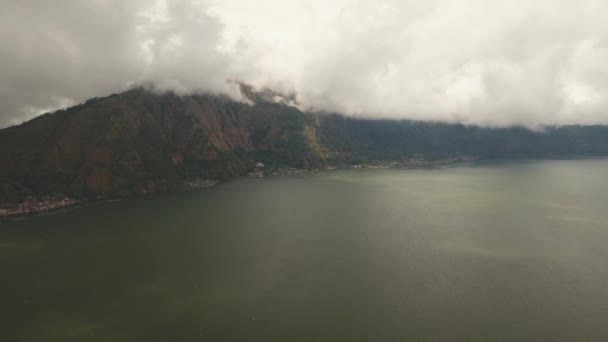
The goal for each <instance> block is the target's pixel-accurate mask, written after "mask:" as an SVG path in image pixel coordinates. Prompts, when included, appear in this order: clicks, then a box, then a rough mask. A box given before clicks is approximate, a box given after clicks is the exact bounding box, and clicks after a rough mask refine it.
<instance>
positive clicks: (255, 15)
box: [0, 0, 608, 127]
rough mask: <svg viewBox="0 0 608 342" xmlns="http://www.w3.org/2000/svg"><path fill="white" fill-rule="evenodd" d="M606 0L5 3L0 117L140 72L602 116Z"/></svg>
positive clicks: (320, 95) (379, 109) (170, 82)
mask: <svg viewBox="0 0 608 342" xmlns="http://www.w3.org/2000/svg"><path fill="white" fill-rule="evenodd" d="M607 10H608V3H606V2H605V1H601V0H578V1H573V0H528V1H524V0H514V1H499V0H429V1H414V0H380V1H363V0H335V1H331V2H328V1H321V0H306V1H304V0H292V1H288V0H258V1H246V0H207V1H194V0H177V1H162V0H158V1H152V2H151V1H144V0H130V1H101V0H97V1H94V0H89V1H75V0H72V1H68V0H58V1H53V2H43V3H42V4H41V3H40V2H38V1H32V0H25V1H24V0H20V1H17V0H13V1H11V0H4V1H3V2H0V44H1V45H2V46H3V49H1V50H0V74H1V75H2V77H1V78H0V126H2V125H3V124H4V125H7V124H10V123H16V122H19V121H22V120H23V119H25V118H26V117H27V116H28V115H33V114H35V113H37V112H39V111H41V110H44V109H48V108H52V107H55V106H64V105H66V104H67V103H71V102H78V101H82V100H84V99H86V98H87V97H91V96H98V95H103V94H105V93H109V92H114V91H120V90H122V89H125V88H127V87H129V86H130V85H132V84H136V83H140V82H150V83H152V84H154V85H155V86H156V87H158V88H159V89H175V90H178V91H180V92H182V93H188V92H193V91H217V92H225V91H228V90H229V89H228V88H227V82H226V80H230V79H239V80H243V81H245V82H249V83H252V84H254V85H256V86H258V87H269V88H273V89H276V90H282V91H286V92H291V91H293V92H295V93H297V94H298V100H299V102H300V103H301V104H302V105H303V106H304V107H305V108H308V109H315V110H327V111H338V112H343V113H346V114H351V115H356V116H366V117H383V118H408V119H420V120H440V121H448V122H463V123H470V124H481V125H491V126H506V125H512V124H523V125H528V126H532V127H534V126H538V125H543V124H570V123H581V124H593V123H604V124H606V123H608V112H607V109H608V92H607V90H608V89H607V88H608V67H607V66H606V63H605V61H606V60H607V58H608V22H606V21H605V20H604V18H603V16H604V13H606V11H607Z"/></svg>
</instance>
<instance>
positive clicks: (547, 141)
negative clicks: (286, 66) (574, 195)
mask: <svg viewBox="0 0 608 342" xmlns="http://www.w3.org/2000/svg"><path fill="white" fill-rule="evenodd" d="M244 94H245V95H246V96H247V97H249V99H250V100H252V101H254V104H244V103H240V102H235V101H232V100H230V99H228V98H225V97H222V96H211V95H198V96H184V97H180V96H176V95H174V94H162V95H159V94H155V93H151V92H148V91H145V90H143V89H135V90H131V91H128V92H125V93H122V94H117V95H112V96H109V97H106V98H97V99H92V100H89V101H87V102H86V103H83V104H81V105H79V106H75V107H72V108H69V109H67V110H62V111H58V112H56V113H53V114H46V115H43V116H40V117H38V118H36V119H34V120H31V121H29V122H27V123H24V124H22V125H20V126H15V127H10V128H7V129H3V130H0V202H7V201H15V200H19V199H21V198H24V197H27V196H45V195H52V194H67V195H70V196H72V197H75V198H85V199H86V198H97V197H123V196H128V195H137V194H146V193H151V192H159V191H166V190H170V189H175V188H177V187H179V186H180V185H181V184H183V183H184V182H191V181H192V180H195V179H217V180H222V179H229V178H232V177H236V176H239V175H242V174H245V173H247V172H249V171H251V170H252V169H254V168H255V165H256V162H258V161H259V162H262V163H263V164H265V165H267V166H269V167H275V166H286V167H294V168H304V169H307V168H322V167H325V166H328V165H334V164H352V163H363V162H373V161H387V160H402V159H406V158H411V157H412V156H417V157H418V158H420V157H422V158H427V159H433V158H442V157H446V156H448V157H449V156H460V155H474V156H481V157H530V156H534V157H547V156H549V157H554V156H572V155H606V154H608V128H606V127H601V126H595V127H578V126H571V127H561V128H549V129H547V132H544V133H538V132H532V131H529V130H526V129H523V128H511V129H487V128H479V127H467V126H462V125H447V124H432V123H420V122H407V121H398V122H397V121H382V120H359V119H352V118H347V117H343V116H340V115H328V114H314V113H304V112H301V111H300V110H298V109H297V108H295V107H292V106H290V104H293V103H295V97H294V96H288V97H280V100H279V101H274V100H273V99H274V98H276V96H274V95H273V94H269V93H267V92H266V93H260V94H258V93H255V91H254V90H252V89H251V88H244Z"/></svg>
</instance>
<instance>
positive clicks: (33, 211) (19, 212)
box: [0, 157, 480, 222]
mask: <svg viewBox="0 0 608 342" xmlns="http://www.w3.org/2000/svg"><path fill="white" fill-rule="evenodd" d="M479 160H480V159H479V158H476V157H467V158H464V157H460V158H449V159H440V160H424V159H421V158H420V159H410V160H403V161H390V162H373V163H361V164H352V165H330V166H327V167H325V168H315V169H299V168H293V167H278V168H266V167H264V166H263V164H261V165H260V164H257V165H256V167H255V168H254V169H253V170H252V171H250V172H248V173H247V174H244V175H242V176H240V177H234V178H233V179H238V178H271V177H294V176H303V175H310V174H316V173H318V172H322V171H338V170H358V169H359V170H379V169H395V170H411V169H426V168H429V169H434V168H440V167H442V166H457V165H467V164H470V163H474V162H477V161H479ZM230 180H232V179H229V180H226V181H230ZM223 182H224V181H219V180H210V179H194V180H187V181H184V182H183V183H182V186H181V187H178V188H176V189H175V191H180V190H182V191H194V190H200V189H207V188H211V187H215V186H216V185H218V184H220V183H223ZM154 194H158V193H154ZM146 195H147V194H146ZM141 196H145V195H141ZM130 197H137V195H133V196H124V197H116V198H103V199H101V198H97V199H77V198H74V197H71V196H68V195H63V194H56V195H48V196H41V197H33V196H32V197H28V198H26V199H24V200H22V201H20V202H13V203H4V204H0V222H2V221H14V220H19V219H26V218H28V217H33V216H44V215H53V214H56V213H59V212H62V211H66V210H71V209H77V208H83V207H87V206H91V205H96V204H105V203H112V202H118V201H122V200H123V199H126V198H130Z"/></svg>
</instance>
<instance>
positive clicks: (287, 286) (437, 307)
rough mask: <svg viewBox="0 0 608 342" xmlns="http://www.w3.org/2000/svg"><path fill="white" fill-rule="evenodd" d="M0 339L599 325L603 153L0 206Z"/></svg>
mask: <svg viewBox="0 0 608 342" xmlns="http://www.w3.org/2000/svg"><path fill="white" fill-rule="evenodd" d="M0 271H1V278H0V341H9V342H10V341H27V342H37V341H45V342H49V341H51V342H52V341H62V342H63V341H104V342H106V341H141V342H144V341H145V342H152V341H267V342H268V341H270V342H272V341H313V342H314V341H606V340H608V160H569V161H528V162H508V163H487V164H479V165H472V166H471V165H469V166H459V167H448V168H443V169H436V170H375V171H368V170H348V171H331V172H323V173H321V174H317V175H312V176H304V177H294V178H287V177H285V178H268V179H243V180H237V181H233V182H229V183H225V184H221V185H219V186H217V187H214V188H211V189H207V190H202V191H196V192H189V193H181V194H171V195H162V196H152V197H146V198H140V199H133V200H125V201H122V202H118V203H110V204H103V205H95V206H90V207H87V208H82V209H75V210H71V211H68V212H64V213H59V214H55V215H50V216H40V217H33V218H28V219H25V220H21V221H16V222H2V223H0Z"/></svg>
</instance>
